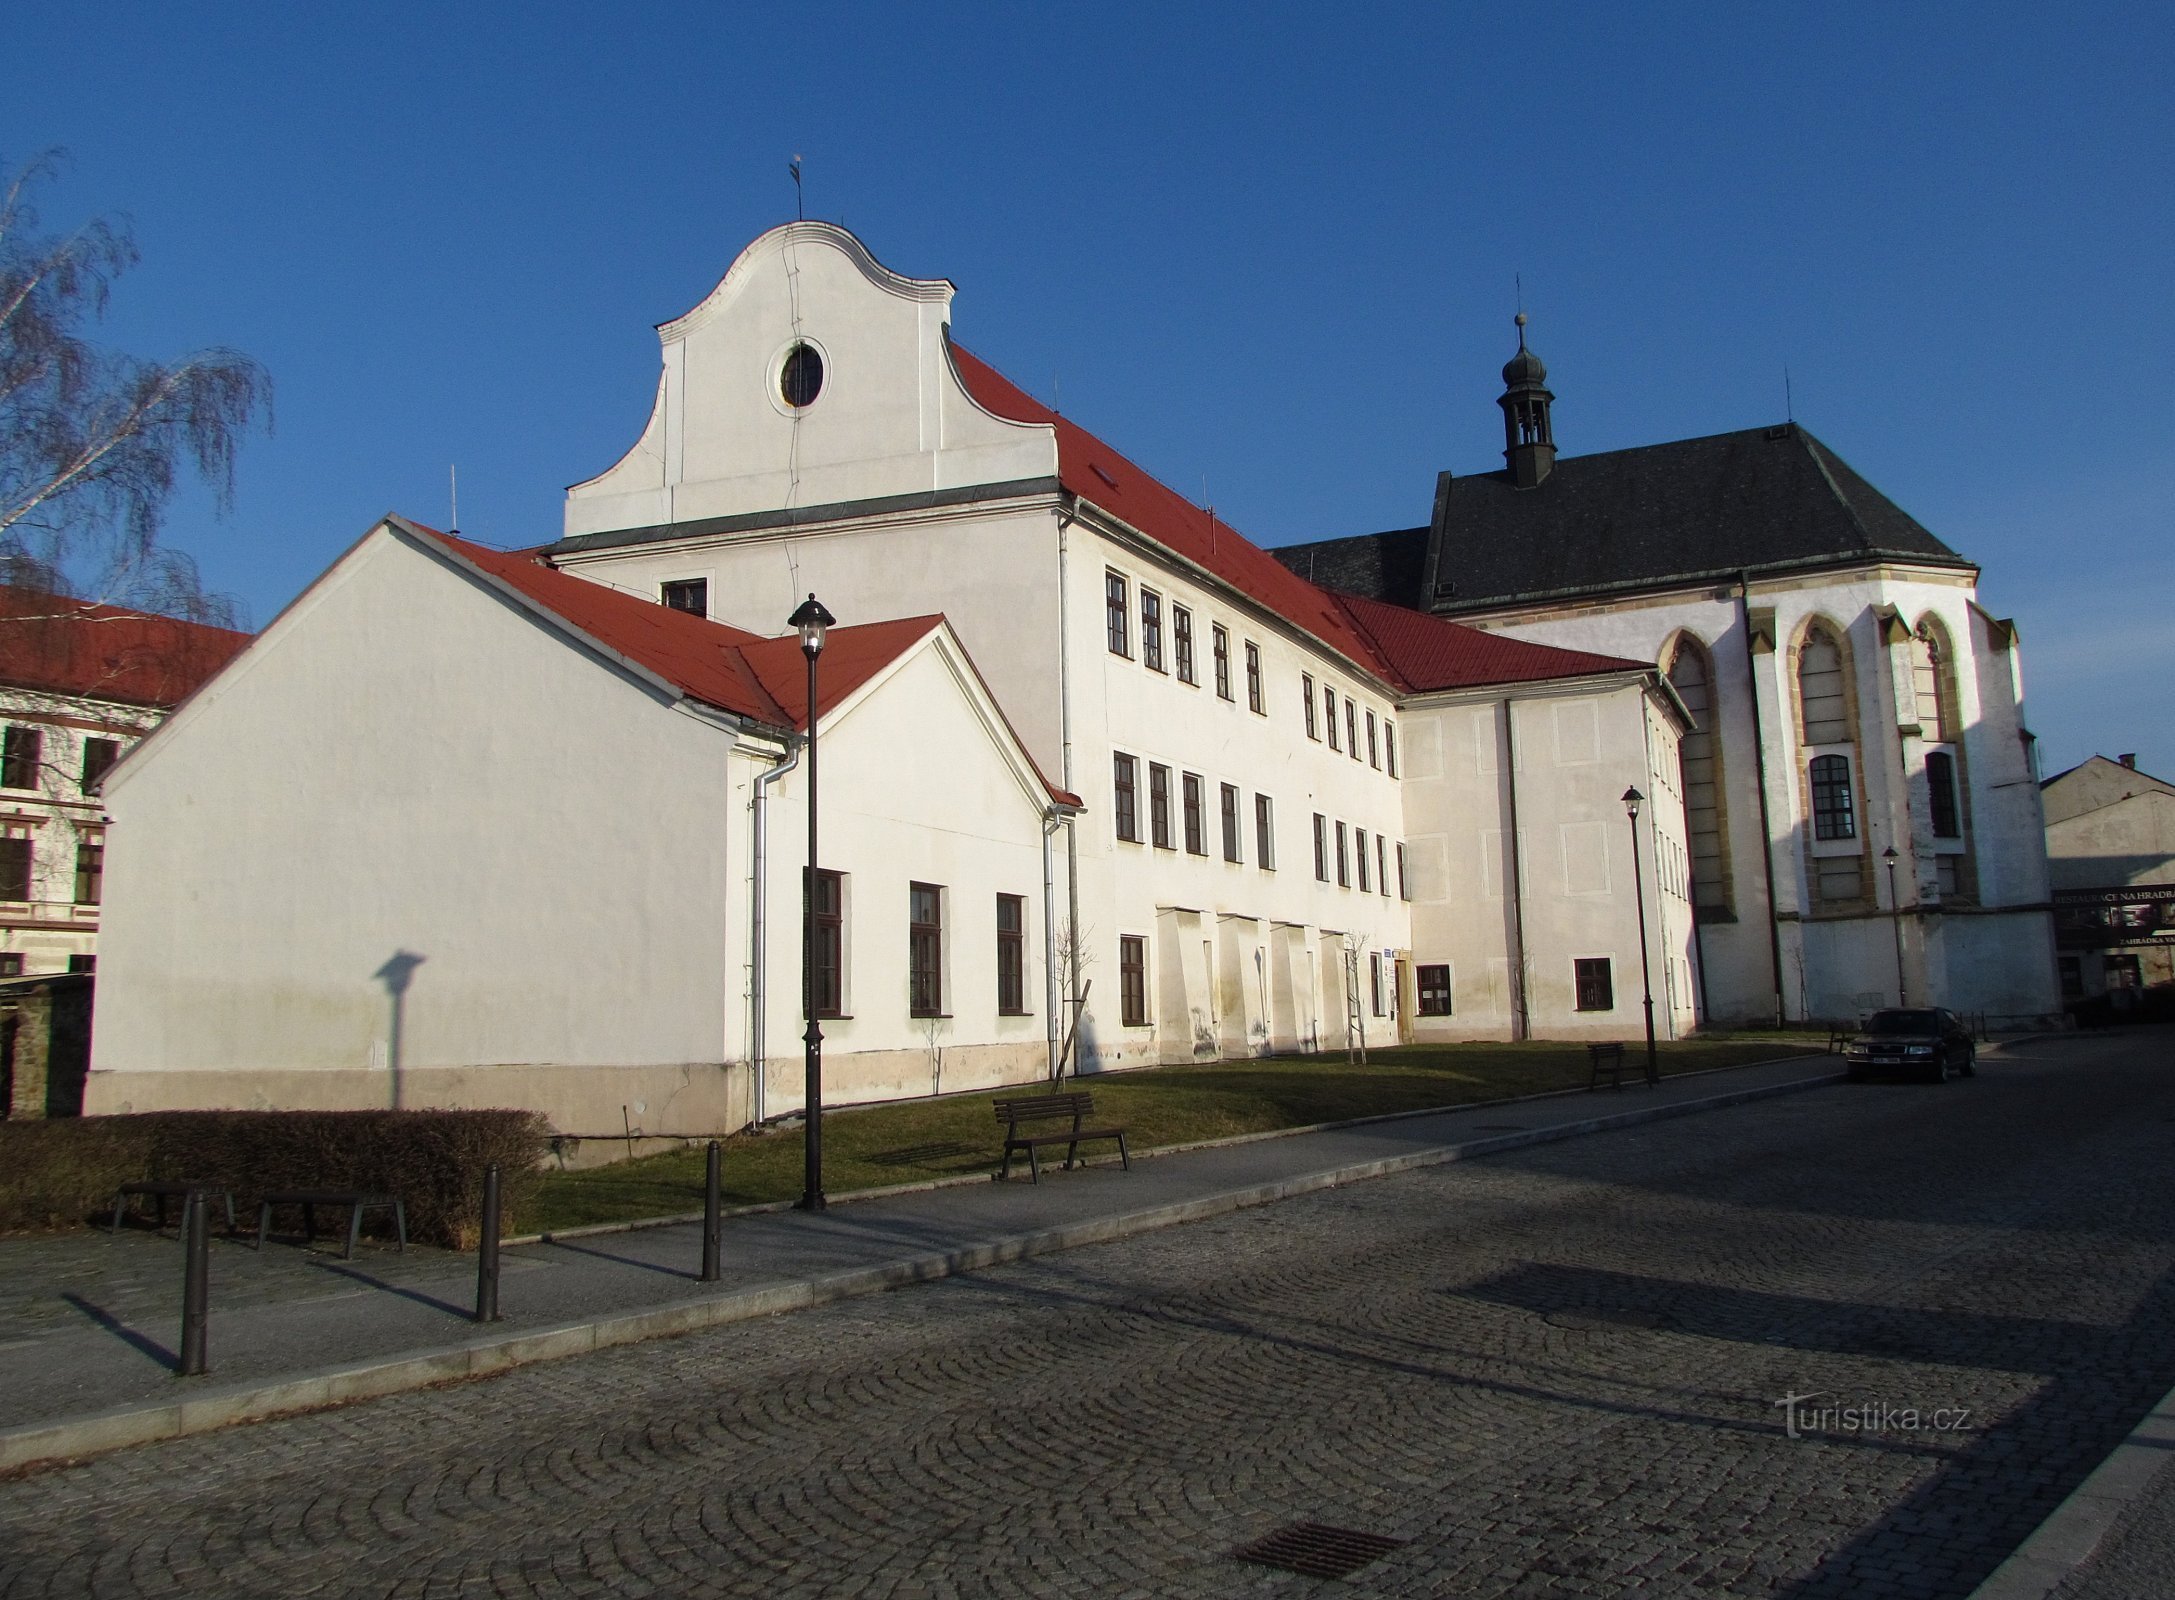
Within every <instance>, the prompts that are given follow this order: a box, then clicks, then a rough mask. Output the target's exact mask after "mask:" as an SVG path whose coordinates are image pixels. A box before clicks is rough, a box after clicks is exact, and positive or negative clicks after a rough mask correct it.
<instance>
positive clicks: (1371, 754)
mask: <svg viewBox="0 0 2175 1600" xmlns="http://www.w3.org/2000/svg"><path fill="white" fill-rule="evenodd" d="M1299 701H1300V704H1301V705H1302V706H1303V707H1304V708H1305V711H1306V729H1307V737H1308V738H1309V739H1313V740H1316V741H1317V742H1318V741H1319V740H1320V739H1321V736H1322V734H1321V723H1327V724H1328V727H1329V748H1330V749H1332V750H1343V751H1347V752H1349V754H1350V755H1351V757H1352V759H1353V760H1354V761H1357V760H1358V759H1359V734H1360V726H1361V724H1360V720H1359V719H1360V717H1361V715H1362V713H1361V711H1360V709H1359V707H1358V706H1357V704H1356V703H1355V702H1354V701H1353V699H1352V697H1351V696H1350V695H1346V696H1345V697H1344V739H1343V741H1342V742H1341V743H1340V742H1339V741H1338V739H1337V691H1336V689H1335V688H1334V687H1332V686H1331V685H1329V684H1326V683H1325V684H1323V685H1322V701H1321V723H1318V722H1316V720H1315V716H1314V674H1313V673H1311V672H1303V673H1301V674H1300V675H1299ZM1364 715H1365V716H1366V719H1367V720H1366V730H1367V765H1368V766H1370V767H1373V768H1375V769H1376V770H1378V771H1379V770H1381V768H1382V766H1383V763H1384V761H1385V760H1387V762H1388V765H1389V774H1390V776H1391V777H1393V778H1394V777H1396V776H1397V724H1396V723H1394V722H1392V721H1390V719H1389V718H1388V717H1383V718H1382V719H1381V720H1380V722H1379V723H1377V721H1376V719H1375V714H1374V712H1373V710H1372V709H1369V710H1367V711H1366V712H1365V713H1364ZM1378 733H1379V738H1378Z"/></svg>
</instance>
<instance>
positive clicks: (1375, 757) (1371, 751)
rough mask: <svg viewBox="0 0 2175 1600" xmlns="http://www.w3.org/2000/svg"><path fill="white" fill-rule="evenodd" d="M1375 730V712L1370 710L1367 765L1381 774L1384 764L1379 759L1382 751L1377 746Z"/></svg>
mask: <svg viewBox="0 0 2175 1600" xmlns="http://www.w3.org/2000/svg"><path fill="white" fill-rule="evenodd" d="M1374 729H1375V721H1374V712H1373V711H1372V710H1371V709H1370V710H1369V711H1368V713H1367V765H1368V766H1370V767H1372V768H1374V769H1375V770H1376V771H1377V772H1380V771H1381V770H1382V762H1381V760H1380V759H1379V758H1380V756H1381V750H1380V748H1379V747H1378V746H1377V745H1376V744H1375V731H1374Z"/></svg>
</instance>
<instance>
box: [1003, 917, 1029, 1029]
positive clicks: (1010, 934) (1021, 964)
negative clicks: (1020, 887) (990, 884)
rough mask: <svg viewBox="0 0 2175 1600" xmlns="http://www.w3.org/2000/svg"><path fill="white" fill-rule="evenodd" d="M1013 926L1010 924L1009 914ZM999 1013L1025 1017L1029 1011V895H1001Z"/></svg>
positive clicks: (1005, 1015) (1004, 1015) (1006, 1015)
mask: <svg viewBox="0 0 2175 1600" xmlns="http://www.w3.org/2000/svg"><path fill="white" fill-rule="evenodd" d="M1008 913H1009V915H1010V923H1011V925H1010V926H1009V927H1007V926H1006V918H1007V914H1008ZM997 1014H998V1015H999V1016H1001V1017H1024V1016H1026V1015H1027V1014H1028V1011H1027V897H1026V896H1025V895H1023V894H1000V895H999V896H997Z"/></svg>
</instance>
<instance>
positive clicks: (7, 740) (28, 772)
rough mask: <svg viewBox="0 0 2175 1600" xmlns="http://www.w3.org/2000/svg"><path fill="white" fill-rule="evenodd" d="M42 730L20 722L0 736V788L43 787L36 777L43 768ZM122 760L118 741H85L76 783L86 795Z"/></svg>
mask: <svg viewBox="0 0 2175 1600" xmlns="http://www.w3.org/2000/svg"><path fill="white" fill-rule="evenodd" d="M44 758H45V730H44V729H42V728H33V727H27V726H25V725H24V724H22V723H19V722H15V723H10V724H8V728H7V732H6V733H5V734H4V735H0V789H37V788H41V787H43V786H42V785H41V784H40V783H39V781H38V774H39V771H40V769H41V768H42V767H43V765H44ZM120 759H121V742H120V740H118V739H85V740H84V741H83V773H82V777H81V779H80V780H79V782H80V786H81V788H82V790H83V792H84V793H85V794H90V793H91V792H92V791H93V790H94V789H95V788H96V787H97V784H98V780H99V779H101V778H103V777H104V776H105V775H106V774H107V772H108V771H110V770H111V769H112V767H113V764H114V763H115V762H116V761H118V760H120Z"/></svg>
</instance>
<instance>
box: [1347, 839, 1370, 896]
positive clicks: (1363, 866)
mask: <svg viewBox="0 0 2175 1600" xmlns="http://www.w3.org/2000/svg"><path fill="white" fill-rule="evenodd" d="M1352 852H1353V854H1355V855H1356V856H1358V857H1359V892H1360V893H1361V894H1372V893H1373V892H1374V883H1373V881H1372V879H1371V877H1370V876H1369V873H1368V870H1367V830H1366V829H1365V828H1354V829H1353V830H1352Z"/></svg>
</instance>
